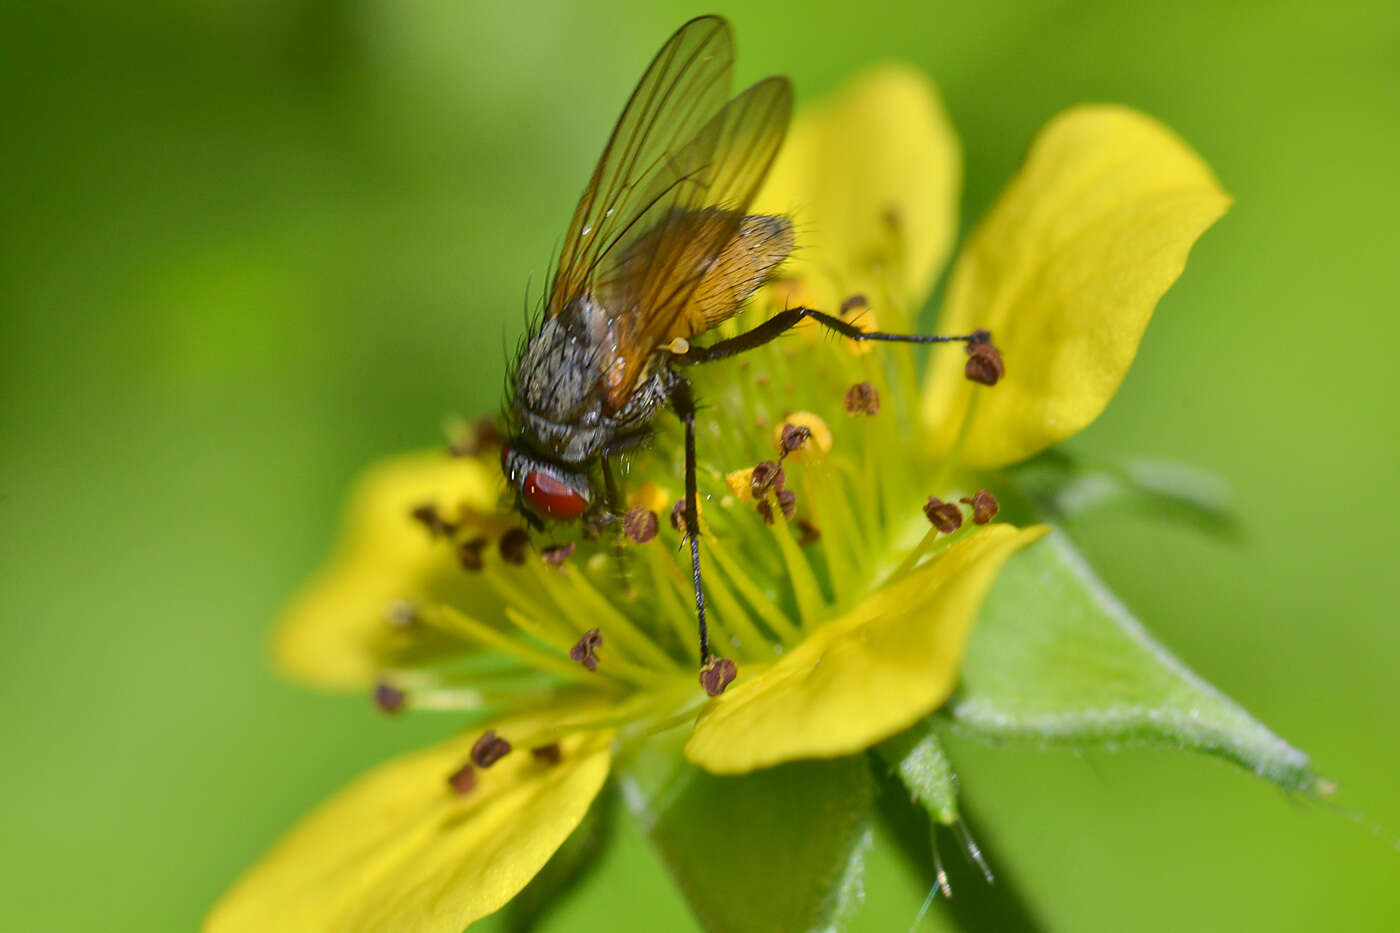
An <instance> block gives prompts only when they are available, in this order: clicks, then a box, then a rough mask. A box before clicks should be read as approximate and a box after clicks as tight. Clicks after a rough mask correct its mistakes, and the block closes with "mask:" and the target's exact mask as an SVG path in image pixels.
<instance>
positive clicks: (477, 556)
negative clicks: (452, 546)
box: [457, 537, 486, 570]
mask: <svg viewBox="0 0 1400 933" xmlns="http://www.w3.org/2000/svg"><path fill="white" fill-rule="evenodd" d="M485 549H486V539H485V538H481V537H477V538H472V539H471V540H470V541H463V542H462V543H461V544H459V545H457V563H459V564H461V565H462V569H463V570H480V569H481V568H482V567H483V566H484V565H485V562H486V561H485V558H484V557H483V556H482V551H484V550H485Z"/></svg>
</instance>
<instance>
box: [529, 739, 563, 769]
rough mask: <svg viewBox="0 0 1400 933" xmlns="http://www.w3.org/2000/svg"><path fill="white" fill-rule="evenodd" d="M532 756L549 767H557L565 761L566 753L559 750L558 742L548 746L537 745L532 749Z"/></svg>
mask: <svg viewBox="0 0 1400 933" xmlns="http://www.w3.org/2000/svg"><path fill="white" fill-rule="evenodd" d="M530 756H531V757H532V758H534V759H535V760H536V761H540V762H543V763H545V764H547V765H557V764H558V763H559V762H560V761H562V760H563V759H564V752H563V750H562V749H560V748H559V743H558V742H550V743H549V744H548V745H536V746H535V747H534V748H532V749H530Z"/></svg>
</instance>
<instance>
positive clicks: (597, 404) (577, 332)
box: [511, 295, 669, 464]
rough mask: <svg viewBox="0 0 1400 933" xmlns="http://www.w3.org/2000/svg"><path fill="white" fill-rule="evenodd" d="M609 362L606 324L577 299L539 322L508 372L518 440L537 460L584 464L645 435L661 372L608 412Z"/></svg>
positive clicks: (589, 303) (662, 389)
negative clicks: (538, 456) (512, 377)
mask: <svg viewBox="0 0 1400 933" xmlns="http://www.w3.org/2000/svg"><path fill="white" fill-rule="evenodd" d="M616 357H617V344H616V340H615V337H614V334H613V330H612V322H611V320H610V319H609V316H608V314H607V313H606V311H605V310H604V309H603V308H602V307H601V306H600V305H599V304H598V303H597V302H596V301H594V300H593V299H592V298H591V297H590V296H588V295H580V296H579V297H578V298H575V299H574V300H573V301H570V302H569V303H568V304H566V305H565V306H564V308H563V309H562V310H560V312H559V313H558V314H557V315H554V316H553V317H550V318H547V319H546V320H545V322H544V324H543V325H542V326H541V327H540V330H539V332H538V333H537V334H535V335H534V337H532V338H531V339H530V341H529V343H528V344H526V346H525V350H524V352H523V353H522V354H521V356H520V361H519V363H518V364H517V367H516V375H515V397H514V399H513V400H512V403H511V407H512V413H513V415H514V417H515V421H516V423H517V424H518V426H519V429H520V432H521V434H522V435H523V436H524V437H525V438H526V439H527V440H528V442H529V444H530V446H531V447H533V448H534V449H535V450H537V451H539V452H540V453H541V454H542V455H544V456H546V457H548V458H550V459H552V460H557V461H561V462H564V463H569V464H585V463H588V462H590V461H592V460H593V459H595V458H596V457H597V456H598V455H599V454H601V453H603V452H604V451H606V450H609V449H611V448H615V447H626V446H631V445H629V444H628V443H627V440H628V438H629V437H631V436H633V435H636V434H638V433H641V432H643V431H644V430H645V427H646V424H647V422H649V421H650V420H651V418H652V416H653V415H654V414H655V413H656V409H657V408H658V407H659V406H660V404H661V402H662V401H664V400H665V396H666V385H667V374H668V372H669V371H668V370H666V368H665V367H664V366H655V367H653V368H652V370H651V371H650V372H649V373H648V375H647V377H646V378H645V379H644V380H643V381H642V383H641V384H640V385H639V386H638V387H637V390H636V391H635V392H633V393H632V395H631V396H630V397H628V399H627V400H626V401H625V403H624V404H623V405H622V406H621V407H620V408H618V409H616V410H613V408H612V406H610V405H609V404H608V400H607V381H606V375H607V373H608V372H609V369H610V367H611V366H612V362H613V360H614V359H615V358H616Z"/></svg>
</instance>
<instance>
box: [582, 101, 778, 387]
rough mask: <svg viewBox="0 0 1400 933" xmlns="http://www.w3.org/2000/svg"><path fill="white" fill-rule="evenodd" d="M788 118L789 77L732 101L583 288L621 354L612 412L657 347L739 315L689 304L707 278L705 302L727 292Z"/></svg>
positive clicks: (668, 167) (674, 163)
mask: <svg viewBox="0 0 1400 933" xmlns="http://www.w3.org/2000/svg"><path fill="white" fill-rule="evenodd" d="M791 115H792V86H791V84H789V83H788V81H787V79H786V78H780V77H773V78H768V79H765V80H763V81H760V82H759V83H757V84H755V85H753V86H752V87H750V88H749V89H748V90H746V91H744V92H743V93H742V94H740V95H739V96H738V97H735V98H734V99H733V100H731V101H730V102H729V103H728V104H726V105H725V106H724V107H723V108H722V109H721V110H720V111H719V112H718V113H716V114H715V115H714V116H713V117H711V118H710V120H709V121H708V122H707V123H706V124H705V125H704V126H703V127H702V128H701V129H700V131H699V132H698V133H697V134H696V135H695V137H694V138H693V139H691V140H690V141H689V142H688V143H686V145H685V146H684V147H682V148H681V149H680V150H679V151H677V152H675V153H674V154H672V155H671V156H670V158H668V159H667V160H666V162H665V167H664V169H663V170H662V171H661V172H659V173H658V174H657V176H656V177H655V178H654V179H653V180H652V183H651V185H650V187H649V189H648V196H647V197H646V199H645V201H644V203H645V208H644V209H643V211H642V212H641V213H640V214H638V215H637V217H636V218H635V219H634V220H632V221H630V222H629V224H628V225H627V228H626V230H625V231H624V232H623V233H622V234H621V235H619V236H618V238H617V240H616V242H614V243H610V244H608V246H607V248H606V249H605V250H604V251H603V252H602V254H601V255H600V258H599V261H598V264H597V267H596V268H595V269H594V270H593V271H592V274H591V275H590V276H589V277H588V279H587V280H586V286H585V287H586V288H588V290H589V291H590V293H591V294H592V296H593V298H594V299H595V301H597V303H598V304H599V305H600V306H601V307H602V308H604V309H605V310H606V312H607V313H608V315H609V316H610V317H611V318H612V321H613V336H614V341H613V344H614V346H615V348H616V349H615V351H614V353H613V356H612V358H611V359H607V360H603V361H601V362H602V363H603V365H604V369H605V374H606V380H607V381H606V386H607V392H608V401H609V404H610V405H611V406H612V407H613V408H614V409H616V408H619V407H621V406H622V404H624V403H625V402H626V400H627V398H628V397H629V396H630V395H631V393H632V390H633V388H634V387H635V386H636V385H637V382H638V380H639V379H640V378H641V376H642V374H643V373H644V372H645V370H646V367H647V364H648V362H649V361H650V359H651V357H652V354H653V353H654V352H655V351H656V349H657V348H658V347H659V346H661V345H662V344H664V343H666V342H668V341H669V340H670V339H672V338H673V337H674V336H693V335H694V334H696V333H699V332H701V331H703V330H705V329H707V328H708V327H709V326H712V325H713V323H715V322H717V320H719V319H722V318H723V317H725V316H727V313H733V310H734V309H733V308H730V309H729V310H728V312H727V313H725V312H724V311H723V310H717V309H716V308H714V307H713V306H712V297H707V298H706V299H705V300H704V301H702V302H701V303H700V304H701V305H702V306H697V307H692V299H693V298H694V297H695V296H696V292H697V288H698V287H699V286H700V285H701V283H702V281H703V282H705V283H706V289H705V294H706V295H707V296H713V295H715V294H717V293H723V292H725V291H727V290H726V289H723V288H715V287H714V286H715V284H716V282H717V280H724V279H729V278H731V271H732V270H731V269H728V268H725V266H726V260H725V259H724V257H725V256H733V255H734V251H733V250H731V249H728V247H730V246H731V244H732V243H734V241H735V238H736V236H737V235H738V234H739V232H740V229H741V227H743V226H744V225H745V212H746V210H747V209H748V206H749V204H750V203H751V202H752V201H753V198H754V195H755V194H757V192H758V187H759V185H760V184H762V182H763V179H764V177H765V176H766V175H767V174H768V169H769V168H770V167H771V166H772V164H773V159H774V157H775V156H776V155H777V154H778V149H779V147H780V146H781V145H782V142H783V137H784V136H785V135H786V133H787V127H788V122H789V119H790V117H791ZM746 229H747V228H746ZM777 229H778V230H780V232H781V237H782V238H786V243H787V248H788V249H790V248H791V239H790V237H791V226H790V225H789V224H786V222H785V221H779V224H778V228H777ZM775 232H776V231H775ZM769 242H772V239H770V240H769ZM785 254H786V252H785V250H784V251H783V255H785ZM779 259H781V256H780V257H779ZM741 264H742V263H741V262H736V263H733V265H735V267H736V268H737V267H738V266H739V265H741ZM755 284H756V283H755ZM748 291H752V287H749V288H748V289H747V291H744V290H743V289H739V290H738V292H736V294H740V297H738V298H736V299H735V304H736V305H737V303H738V301H741V300H742V299H743V297H746V296H747V292H748Z"/></svg>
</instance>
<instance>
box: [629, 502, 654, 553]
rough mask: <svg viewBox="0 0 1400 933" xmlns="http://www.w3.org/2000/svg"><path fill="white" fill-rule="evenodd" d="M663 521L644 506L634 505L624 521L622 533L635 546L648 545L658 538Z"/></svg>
mask: <svg viewBox="0 0 1400 933" xmlns="http://www.w3.org/2000/svg"><path fill="white" fill-rule="evenodd" d="M660 527H661V520H660V519H659V518H657V517H656V513H655V512H653V511H652V510H651V509H649V508H647V507H646V506H644V505H634V506H633V507H632V508H630V509H628V510H627V515H626V516H624V517H623V519H622V533H623V534H625V535H626V536H627V540H628V541H631V542H632V543H633V544H646V543H647V542H648V541H650V540H651V539H652V538H655V537H656V532H657V529H658V528H660Z"/></svg>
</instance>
